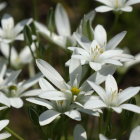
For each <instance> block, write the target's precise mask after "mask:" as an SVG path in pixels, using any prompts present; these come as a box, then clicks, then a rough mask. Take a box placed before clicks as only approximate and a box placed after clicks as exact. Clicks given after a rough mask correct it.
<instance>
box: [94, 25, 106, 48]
mask: <svg viewBox="0 0 140 140" xmlns="http://www.w3.org/2000/svg"><path fill="white" fill-rule="evenodd" d="M94 39H95V40H96V41H97V42H98V44H99V45H100V46H101V47H104V46H105V45H106V42H107V34H106V30H105V29H104V27H103V26H102V25H97V26H96V27H95V31H94Z"/></svg>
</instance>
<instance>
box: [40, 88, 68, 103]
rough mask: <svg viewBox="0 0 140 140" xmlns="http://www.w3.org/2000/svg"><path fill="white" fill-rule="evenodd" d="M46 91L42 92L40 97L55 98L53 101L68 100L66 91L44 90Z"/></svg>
mask: <svg viewBox="0 0 140 140" xmlns="http://www.w3.org/2000/svg"><path fill="white" fill-rule="evenodd" d="M43 92H44V93H41V94H40V95H39V97H40V98H44V99H48V100H53V101H59V100H66V99H67V96H66V94H65V93H63V92H61V91H57V90H47V91H43Z"/></svg>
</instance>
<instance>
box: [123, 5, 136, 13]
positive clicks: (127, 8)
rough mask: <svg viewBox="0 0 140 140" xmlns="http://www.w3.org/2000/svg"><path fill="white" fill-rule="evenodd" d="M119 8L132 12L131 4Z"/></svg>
mask: <svg viewBox="0 0 140 140" xmlns="http://www.w3.org/2000/svg"><path fill="white" fill-rule="evenodd" d="M121 10H122V11H124V12H132V10H133V8H132V7H131V6H126V7H123V8H121Z"/></svg>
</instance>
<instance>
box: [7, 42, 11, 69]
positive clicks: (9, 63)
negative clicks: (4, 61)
mask: <svg viewBox="0 0 140 140" xmlns="http://www.w3.org/2000/svg"><path fill="white" fill-rule="evenodd" d="M11 52H12V44H11V43H10V44H9V58H8V65H9V67H11Z"/></svg>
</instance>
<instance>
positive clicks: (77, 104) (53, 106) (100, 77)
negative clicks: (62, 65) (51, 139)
mask: <svg viewBox="0 0 140 140" xmlns="http://www.w3.org/2000/svg"><path fill="white" fill-rule="evenodd" d="M37 66H38V68H39V69H40V71H41V72H42V73H43V74H44V76H45V77H46V78H47V79H48V80H49V81H50V82H51V83H52V84H53V85H51V84H50V83H49V82H48V81H47V80H45V79H41V80H40V81H39V84H40V87H41V89H42V90H43V92H44V93H41V94H40V95H39V97H40V98H42V99H40V98H28V99H27V100H28V101H30V102H32V103H35V104H39V105H42V106H45V107H47V108H48V109H49V110H47V111H45V112H43V113H42V114H41V115H40V117H39V121H40V125H46V124H49V123H50V122H52V121H53V120H54V119H55V118H57V117H58V116H60V114H65V115H67V116H69V117H70V118H72V119H75V120H78V121H80V120H81V115H80V113H79V111H81V112H84V113H87V114H90V115H96V116H99V113H98V112H97V111H99V110H87V109H84V108H83V105H82V104H83V103H85V101H86V100H87V99H88V98H90V95H91V94H92V92H93V91H92V90H91V88H90V87H89V85H88V83H87V82H84V83H83V84H82V85H80V81H81V77H82V67H81V64H80V61H79V60H73V59H72V60H71V62H70V67H69V75H70V81H69V82H68V83H66V82H65V80H64V79H63V78H62V77H61V75H60V74H59V73H58V72H57V71H56V70H55V69H54V68H53V67H52V66H51V65H50V64H48V63H47V62H45V61H43V60H41V59H38V60H37ZM114 71H115V70H113V69H112V68H110V67H106V68H104V70H102V71H100V72H98V73H95V74H93V75H91V76H90V77H89V78H88V79H92V80H93V81H95V82H96V83H98V84H100V83H102V82H103V81H104V80H105V77H106V75H107V74H108V72H109V73H114ZM46 99H47V100H46ZM48 100H49V101H48Z"/></svg>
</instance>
